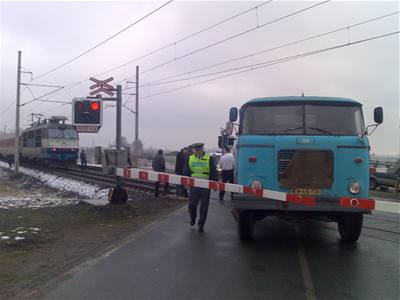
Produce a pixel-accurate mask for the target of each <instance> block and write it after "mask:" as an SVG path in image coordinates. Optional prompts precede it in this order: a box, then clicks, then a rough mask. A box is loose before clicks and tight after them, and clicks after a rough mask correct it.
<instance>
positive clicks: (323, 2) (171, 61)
mask: <svg viewBox="0 0 400 300" xmlns="http://www.w3.org/2000/svg"><path fill="white" fill-rule="evenodd" d="M329 1H330V0H326V1H322V2H319V3H317V4H313V5H311V6H308V7H305V8H302V9H299V10H296V11H294V12H292V13H290V14H287V15H284V16H282V17H279V18H276V19H274V20H271V21H268V22H265V23H263V24H261V25H258V24H257V25H256V26H255V27H252V28H250V29H247V30H245V31H242V32H239V33H237V34H234V35H231V36H229V37H227V38H224V39H222V40H219V41H217V42H214V43H211V44H209V45H207V46H204V47H201V48H198V49H196V50H193V51H191V52H188V53H186V54H183V55H181V56H178V57H175V58H173V59H171V60H168V61H166V62H163V63H161V64H158V65H156V66H154V67H152V68H149V69H147V70H144V71H142V72H141V73H140V74H141V75H143V74H146V73H149V72H152V71H154V70H156V69H159V68H161V67H164V66H166V65H169V64H171V63H173V62H176V61H178V60H181V59H183V58H186V57H188V56H191V55H193V54H196V53H199V52H201V51H204V50H206V49H209V48H211V47H214V46H217V45H220V44H222V43H225V42H227V41H230V40H233V39H235V38H237V37H240V36H242V35H245V34H248V33H250V32H252V31H254V30H258V29H260V28H263V27H265V26H268V25H271V24H273V23H276V22H279V21H282V20H284V19H287V18H290V17H292V16H295V15H297V14H300V13H302V12H305V11H307V10H310V9H313V8H315V7H317V6H320V5H323V4H325V3H327V2H329ZM135 76H136V75H135ZM133 77H134V76H130V77H127V78H124V79H123V80H121V81H119V83H120V82H124V81H127V80H129V79H132V78H133Z"/></svg>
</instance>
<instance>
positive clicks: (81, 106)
mask: <svg viewBox="0 0 400 300" xmlns="http://www.w3.org/2000/svg"><path fill="white" fill-rule="evenodd" d="M76 105H77V108H78V109H83V108H84V106H83V102H82V101H78V102H76Z"/></svg>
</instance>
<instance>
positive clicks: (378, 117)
mask: <svg viewBox="0 0 400 300" xmlns="http://www.w3.org/2000/svg"><path fill="white" fill-rule="evenodd" d="M374 121H375V123H377V124H382V123H383V109H382V107H375V109H374Z"/></svg>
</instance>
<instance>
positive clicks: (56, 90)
mask: <svg viewBox="0 0 400 300" xmlns="http://www.w3.org/2000/svg"><path fill="white" fill-rule="evenodd" d="M63 88H64V87H63V86H61V87H59V88H57V89H55V90H53V91H50V92H48V93H46V94H44V95H42V96H39V97H37V98H33V99H31V100H29V101H27V102H25V103H22V104H21V105H20V106H25V105H27V104H29V103H32V102H34V101H38V100H40V99H42V98H44V97H46V96H49V95H51V94H54V93H56V92H58V91H60V90H62V89H63ZM29 91H30V89H29Z"/></svg>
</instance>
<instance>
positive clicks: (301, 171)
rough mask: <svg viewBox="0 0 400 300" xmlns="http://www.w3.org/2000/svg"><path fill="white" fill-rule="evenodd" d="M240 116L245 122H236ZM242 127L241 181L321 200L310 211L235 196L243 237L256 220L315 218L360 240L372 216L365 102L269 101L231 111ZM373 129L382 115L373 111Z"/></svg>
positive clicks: (345, 237) (249, 233)
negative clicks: (367, 218)
mask: <svg viewBox="0 0 400 300" xmlns="http://www.w3.org/2000/svg"><path fill="white" fill-rule="evenodd" d="M238 117H240V121H239V122H238V123H235V122H237V119H238ZM229 120H230V122H232V123H233V124H236V125H237V126H238V132H237V141H236V148H237V149H236V166H237V167H236V170H235V182H236V183H237V184H240V185H244V186H247V187H252V188H254V189H263V190H270V191H278V192H284V193H287V194H288V195H300V196H302V197H304V198H305V199H308V198H311V199H314V200H315V203H314V204H315V205H313V206H307V205H300V204H298V203H290V202H288V201H277V200H274V199H268V198H259V197H255V196H252V195H246V194H237V195H234V197H233V200H232V204H233V207H234V215H235V218H236V220H237V223H238V234H239V236H240V238H241V239H247V238H251V237H252V236H253V232H254V225H255V223H256V221H258V220H261V219H263V218H265V217H267V216H277V217H281V218H285V219H288V220H295V221H297V220H302V219H305V218H316V219H322V220H327V221H331V222H337V223H338V229H339V233H340V236H341V238H342V239H343V240H345V241H353V242H354V241H356V240H357V239H358V238H359V236H360V234H361V230H362V222H363V214H364V213H370V212H371V211H372V209H373V208H374V201H373V200H372V199H370V198H369V149H370V146H369V142H368V137H367V136H368V129H369V128H370V126H368V127H367V128H366V127H365V125H364V118H363V112H362V104H361V103H359V102H357V101H354V100H351V99H347V98H334V97H304V96H300V97H295V96H290V97H270V98H257V99H253V100H250V101H248V102H246V103H245V104H244V105H243V106H242V107H241V108H240V110H238V109H237V108H235V107H232V108H231V109H230V112H229ZM374 120H375V123H376V124H374V125H371V126H374V127H376V126H378V125H379V124H381V123H382V122H383V110H382V108H381V107H377V108H375V110H374Z"/></svg>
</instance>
